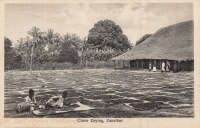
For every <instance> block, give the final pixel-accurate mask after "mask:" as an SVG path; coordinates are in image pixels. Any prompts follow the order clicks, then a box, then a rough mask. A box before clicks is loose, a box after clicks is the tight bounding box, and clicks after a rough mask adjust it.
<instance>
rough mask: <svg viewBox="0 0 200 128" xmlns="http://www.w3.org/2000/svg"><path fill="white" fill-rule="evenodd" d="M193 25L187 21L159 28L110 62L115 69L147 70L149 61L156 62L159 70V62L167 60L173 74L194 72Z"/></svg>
mask: <svg viewBox="0 0 200 128" xmlns="http://www.w3.org/2000/svg"><path fill="white" fill-rule="evenodd" d="M193 25H194V23H193V21H187V22H182V23H178V24H175V25H171V26H168V27H165V28H161V29H159V30H158V31H157V32H155V33H154V34H153V35H152V36H151V37H149V38H147V39H146V40H145V41H143V42H142V43H141V44H139V45H138V46H136V47H134V48H132V49H131V50H130V51H128V52H126V53H124V54H122V55H120V56H117V57H115V58H113V59H112V60H113V61H115V65H116V68H132V69H148V68H149V67H148V63H149V61H151V62H153V61H154V60H156V68H157V69H158V70H159V69H161V61H162V60H169V62H170V64H171V67H170V69H171V70H176V71H175V72H177V71H182V70H185V71H189V70H194V26H193ZM175 63H176V64H175ZM174 66H176V67H174Z"/></svg>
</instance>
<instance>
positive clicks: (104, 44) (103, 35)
mask: <svg viewBox="0 0 200 128" xmlns="http://www.w3.org/2000/svg"><path fill="white" fill-rule="evenodd" d="M87 43H88V45H89V46H90V49H96V48H97V49H110V48H111V49H115V50H121V51H126V50H127V49H128V48H131V45H130V43H129V40H128V38H127V36H126V35H124V34H123V32H122V29H121V27H120V26H119V25H116V24H115V23H114V22H113V21H111V20H104V21H102V20H100V21H98V22H97V23H96V24H95V25H94V27H93V28H92V29H90V30H89V34H88V40H87Z"/></svg>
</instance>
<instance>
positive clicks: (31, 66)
mask: <svg viewBox="0 0 200 128" xmlns="http://www.w3.org/2000/svg"><path fill="white" fill-rule="evenodd" d="M32 65H33V46H32V48H31V64H30V73H31V72H32Z"/></svg>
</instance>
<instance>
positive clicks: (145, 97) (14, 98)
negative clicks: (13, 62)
mask: <svg viewBox="0 0 200 128" xmlns="http://www.w3.org/2000/svg"><path fill="white" fill-rule="evenodd" d="M144 79H145V80H144ZM172 80H174V82H175V84H174V85H169V83H170V82H171V81H172ZM4 87H5V88H4V99H5V100H4V102H5V108H4V116H5V117H13V118H14V117H35V116H34V115H33V114H31V113H19V114H18V113H16V112H15V111H14V108H15V106H16V105H17V104H18V103H20V102H22V101H24V97H26V96H27V95H28V90H29V89H30V88H32V89H33V90H35V97H36V100H37V101H38V104H45V102H46V101H47V100H48V99H49V98H50V97H52V96H55V95H60V94H61V93H62V91H64V90H66V91H67V92H68V93H69V96H68V98H67V99H66V100H65V101H64V104H67V103H69V102H70V103H76V102H78V101H79V102H81V103H83V104H85V105H88V106H90V107H94V108H96V110H90V111H84V112H75V113H67V114H60V115H51V116H45V117H47V118H51V117H55V116H58V117H62V118H63V117H65V118H69V117H70V118H81V117H82V118H91V117H96V118H101V117H102V118H103V117H107V118H108V117H110V118H111V117H113V118H134V117H194V107H193V105H194V76H193V72H179V73H160V72H158V73H152V72H147V71H133V70H112V69H82V70H44V71H33V73H32V74H31V75H30V74H29V72H28V71H8V72H5V86H4ZM155 108H156V110H154V109H155Z"/></svg>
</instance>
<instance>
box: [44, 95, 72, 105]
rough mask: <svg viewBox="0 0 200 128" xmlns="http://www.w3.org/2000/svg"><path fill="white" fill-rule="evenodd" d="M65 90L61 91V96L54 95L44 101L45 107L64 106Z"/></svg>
mask: <svg viewBox="0 0 200 128" xmlns="http://www.w3.org/2000/svg"><path fill="white" fill-rule="evenodd" d="M67 95H68V94H67V92H66V91H63V93H62V96H54V97H52V98H50V99H49V100H48V101H47V102H46V106H45V108H62V107H64V105H63V101H64V100H65V98H66V97H67Z"/></svg>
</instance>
